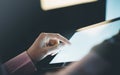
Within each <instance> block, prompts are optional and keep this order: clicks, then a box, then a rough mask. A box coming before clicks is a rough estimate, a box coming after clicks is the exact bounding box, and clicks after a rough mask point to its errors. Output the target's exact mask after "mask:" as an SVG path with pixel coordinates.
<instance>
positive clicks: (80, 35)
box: [50, 20, 120, 64]
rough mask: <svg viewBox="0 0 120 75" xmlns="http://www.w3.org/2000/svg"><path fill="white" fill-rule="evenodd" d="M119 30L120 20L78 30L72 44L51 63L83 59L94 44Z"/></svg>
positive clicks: (71, 40) (64, 48)
mask: <svg viewBox="0 0 120 75" xmlns="http://www.w3.org/2000/svg"><path fill="white" fill-rule="evenodd" d="M119 30H120V20H119V21H115V22H112V23H108V24H104V25H100V26H96V27H93V28H89V29H86V30H82V31H79V32H76V33H75V34H74V35H73V36H72V37H71V39H70V40H69V41H70V42H71V45H70V46H65V47H63V48H62V49H61V50H60V52H59V53H58V54H57V55H56V56H55V57H54V58H53V60H52V61H51V62H50V64H52V63H62V62H72V61H78V60H81V59H82V58H83V57H84V56H85V55H86V54H88V53H89V51H90V50H91V48H92V47H93V46H95V45H97V44H99V43H101V42H103V41H104V40H106V39H108V38H111V37H112V36H114V35H115V34H117V33H118V32H119Z"/></svg>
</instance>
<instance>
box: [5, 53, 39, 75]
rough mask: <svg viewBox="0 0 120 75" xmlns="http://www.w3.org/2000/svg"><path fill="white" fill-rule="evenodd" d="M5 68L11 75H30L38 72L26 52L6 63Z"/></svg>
mask: <svg viewBox="0 0 120 75" xmlns="http://www.w3.org/2000/svg"><path fill="white" fill-rule="evenodd" d="M4 66H5V68H6V70H7V71H8V73H9V74H11V75H30V74H32V73H33V72H35V71H36V70H37V69H36V67H35V65H34V64H33V62H32V60H31V59H30V57H29V55H28V54H27V52H26V51H25V52H23V53H21V54H20V55H18V56H16V57H14V58H12V59H11V60H9V61H7V62H6V63H4Z"/></svg>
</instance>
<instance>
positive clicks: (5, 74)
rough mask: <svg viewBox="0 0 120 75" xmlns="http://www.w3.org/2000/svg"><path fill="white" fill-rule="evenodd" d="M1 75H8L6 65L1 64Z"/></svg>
mask: <svg viewBox="0 0 120 75" xmlns="http://www.w3.org/2000/svg"><path fill="white" fill-rule="evenodd" d="M0 75H8V72H7V71H6V69H5V67H4V65H2V64H1V63H0Z"/></svg>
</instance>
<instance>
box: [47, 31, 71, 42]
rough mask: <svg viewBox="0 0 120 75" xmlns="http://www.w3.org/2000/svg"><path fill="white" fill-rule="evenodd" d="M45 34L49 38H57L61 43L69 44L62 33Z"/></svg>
mask: <svg viewBox="0 0 120 75" xmlns="http://www.w3.org/2000/svg"><path fill="white" fill-rule="evenodd" d="M47 36H49V37H51V38H57V39H58V40H59V41H61V42H62V43H65V44H70V42H69V40H67V39H66V38H65V37H63V36H62V35H60V34H58V33H47Z"/></svg>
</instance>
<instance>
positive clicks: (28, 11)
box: [0, 0, 106, 62]
mask: <svg viewBox="0 0 120 75" xmlns="http://www.w3.org/2000/svg"><path fill="white" fill-rule="evenodd" d="M105 3H106V0H98V2H94V3H88V4H82V5H76V6H71V7H66V8H61V9H55V10H50V11H43V10H42V9H41V8H40V1H39V0H0V59H2V60H3V62H5V61H6V60H8V59H10V58H12V57H14V56H16V55H18V54H20V53H21V52H23V51H25V50H27V49H28V48H29V47H30V45H31V44H32V43H33V42H34V40H35V39H36V38H37V36H38V35H39V34H40V33H41V32H51V33H54V32H56V33H60V34H62V35H63V36H65V37H67V38H68V39H69V38H70V37H71V36H72V34H73V33H74V32H75V30H76V29H78V28H80V27H84V26H87V25H90V24H94V23H97V22H100V21H104V20H105Z"/></svg>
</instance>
